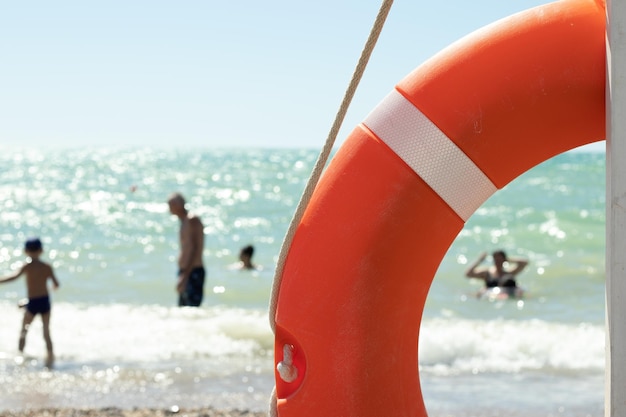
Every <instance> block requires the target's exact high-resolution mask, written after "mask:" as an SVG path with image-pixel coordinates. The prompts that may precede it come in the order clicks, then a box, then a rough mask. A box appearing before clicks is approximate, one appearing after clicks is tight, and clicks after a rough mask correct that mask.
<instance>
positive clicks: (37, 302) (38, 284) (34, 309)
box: [0, 238, 59, 368]
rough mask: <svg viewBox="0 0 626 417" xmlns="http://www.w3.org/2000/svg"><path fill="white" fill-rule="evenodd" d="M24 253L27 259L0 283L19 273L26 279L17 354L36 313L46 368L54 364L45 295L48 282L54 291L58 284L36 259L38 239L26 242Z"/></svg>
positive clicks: (38, 247)
mask: <svg viewBox="0 0 626 417" xmlns="http://www.w3.org/2000/svg"><path fill="white" fill-rule="evenodd" d="M24 252H25V253H26V255H27V256H28V257H29V258H30V261H29V262H27V263H25V264H24V265H23V266H22V267H21V268H20V269H19V270H18V271H17V272H15V273H14V274H12V275H8V276H6V277H4V278H0V283H2V282H9V281H13V280H16V279H17V278H19V277H20V276H21V275H22V274H24V275H25V276H26V291H27V293H28V303H26V305H25V307H26V311H24V320H23V322H22V330H21V332H20V341H19V351H20V353H23V352H24V346H25V345H26V333H27V332H28V327H29V326H30V324H31V323H32V322H33V320H34V319H35V316H36V315H37V314H40V315H41V321H42V322H43V338H44V340H45V342H46V349H47V351H48V355H47V357H46V367H47V368H51V367H52V365H53V363H54V352H53V349H52V339H51V338H50V310H51V306H50V297H49V295H48V280H51V281H52V285H53V287H54V289H57V288H59V281H58V280H57V278H56V276H55V275H54V271H53V270H52V267H51V266H50V265H49V264H47V263H46V262H43V261H42V260H40V259H39V257H40V256H41V254H42V253H43V246H42V244H41V240H39V239H38V238H33V239H29V240H27V241H26V244H25V245H24Z"/></svg>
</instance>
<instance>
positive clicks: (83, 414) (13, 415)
mask: <svg viewBox="0 0 626 417" xmlns="http://www.w3.org/2000/svg"><path fill="white" fill-rule="evenodd" d="M148 416H151V417H166V416H167V417H170V416H181V417H183V416H184V417H265V416H267V413H265V412H258V411H257V412H253V411H246V410H216V409H213V408H199V409H189V410H186V409H179V410H177V409H150V408H134V409H128V410H126V409H121V408H115V407H107V408H98V409H87V408H84V409H81V408H78V409H77V408H45V409H30V410H20V411H0V417H148Z"/></svg>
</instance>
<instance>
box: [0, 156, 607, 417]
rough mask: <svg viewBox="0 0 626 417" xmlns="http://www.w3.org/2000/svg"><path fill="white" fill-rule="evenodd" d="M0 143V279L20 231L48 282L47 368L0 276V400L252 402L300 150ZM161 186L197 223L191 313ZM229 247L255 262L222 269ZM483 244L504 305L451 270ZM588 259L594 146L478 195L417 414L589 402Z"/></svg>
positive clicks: (596, 321) (592, 263) (596, 194)
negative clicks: (197, 277)
mask: <svg viewBox="0 0 626 417" xmlns="http://www.w3.org/2000/svg"><path fill="white" fill-rule="evenodd" d="M0 151H1V152H0V207H1V208H0V275H5V274H7V273H9V272H11V271H15V270H16V269H17V268H18V267H19V266H20V265H21V264H22V262H23V261H24V260H25V258H24V254H23V251H22V247H23V242H24V240H25V239H26V238H28V237H30V236H39V237H41V239H42V241H43V244H44V250H45V252H44V255H43V258H44V260H47V261H49V262H50V263H51V264H52V265H53V266H54V269H55V271H56V274H57V277H58V279H59V281H60V282H61V287H60V288H59V289H58V290H57V291H54V292H52V293H51V297H52V303H53V310H52V318H51V333H52V339H53V341H54V346H55V353H56V365H55V367H54V368H53V369H52V370H46V369H44V367H43V359H44V356H45V345H44V343H43V339H42V337H41V321H40V320H39V318H37V319H36V320H35V322H34V324H33V325H32V326H31V329H30V332H29V334H28V339H27V344H26V349H25V352H24V355H19V354H18V352H17V339H18V334H19V329H20V324H21V319H22V315H23V311H22V310H20V309H19V308H18V307H17V302H18V301H19V300H20V299H21V298H23V297H24V296H25V288H24V280H23V278H20V279H19V280H17V281H15V282H11V283H5V284H0V387H1V388H0V410H8V409H22V408H37V407H105V406H121V407H128V408H131V407H172V406H179V407H199V406H215V407H225V408H248V409H252V410H258V411H262V410H266V409H267V404H268V401H269V396H270V392H271V390H272V387H273V384H274V379H273V378H274V376H273V334H272V332H271V329H270V326H269V320H268V317H267V311H268V302H269V295H270V288H271V285H272V280H273V276H274V268H275V265H276V262H277V257H278V253H279V250H280V246H281V243H282V240H283V237H284V235H285V232H286V230H287V227H288V225H289V222H290V221H291V218H292V216H293V213H294V211H295V207H296V205H297V203H298V200H299V199H300V195H301V193H302V190H303V189H304V186H305V184H306V181H307V179H308V177H309V175H310V173H311V170H312V168H313V165H314V163H315V160H316V159H317V156H318V151H317V150H311V149H198V148H193V149H190V148H180V149H165V148H163V149H152V148H150V149H147V148H80V149H79V148H55V147H50V148H48V149H39V150H34V149H27V148H20V147H16V146H2V147H0ZM511 157H514V156H511ZM175 191H180V192H182V193H183V194H184V195H185V196H186V197H187V200H188V207H189V208H190V210H191V211H193V212H194V213H196V214H198V215H199V216H200V217H201V218H202V221H203V224H204V230H205V234H206V244H205V249H204V259H205V263H206V270H207V281H206V286H205V299H204V302H203V304H202V306H201V307H200V308H197V309H195V308H178V307H176V293H175V280H176V276H175V274H176V266H175V264H176V256H177V253H178V240H177V233H178V226H179V224H178V220H177V219H176V218H175V217H173V216H172V215H171V214H169V212H168V207H167V204H166V200H167V198H168V196H169V195H170V194H171V193H172V192H175ZM246 244H253V245H254V246H255V249H256V253H255V255H254V261H255V262H256V263H257V264H258V265H259V266H260V268H259V269H257V270H255V271H242V270H239V269H237V268H235V267H234V264H235V263H236V262H237V254H238V251H239V249H240V248H241V247H242V246H244V245H246ZM496 249H504V250H505V251H507V253H509V254H510V255H514V256H524V257H526V258H528V259H529V261H530V263H529V266H528V267H527V269H526V270H525V271H524V272H523V273H522V274H521V275H520V276H519V277H518V281H519V284H520V285H521V286H522V287H523V288H524V289H525V290H526V297H524V299H522V300H514V301H497V302H489V301H486V300H479V299H477V298H476V297H475V294H476V292H477V290H478V289H479V288H480V283H479V282H476V281H474V280H468V279H466V278H465V277H464V271H465V269H466V268H467V267H468V265H469V264H470V263H472V262H473V261H474V260H475V259H476V258H477V257H478V256H479V254H480V253H481V252H482V251H488V252H491V251H493V250H496ZM604 260H605V155H604V153H590V152H579V151H572V152H568V153H566V154H562V155H559V156H557V157H555V158H553V159H551V160H549V161H547V162H545V163H543V164H541V165H539V166H537V167H535V168H533V169H531V170H530V171H528V172H526V173H525V174H523V175H521V176H520V177H519V178H517V179H516V180H515V181H513V182H512V183H511V184H509V185H507V186H506V187H505V188H504V189H502V190H500V191H498V192H497V193H496V194H494V195H493V196H492V197H491V198H490V199H489V200H487V201H486V202H485V203H484V204H483V205H482V206H481V207H480V208H479V209H478V210H477V211H476V213H475V214H474V215H473V216H472V217H471V218H470V219H469V221H468V222H467V223H466V225H465V227H464V228H463V230H462V231H461V233H460V234H459V235H458V237H457V239H456V240H455V241H454V243H453V245H452V246H451V247H450V249H449V250H448V252H447V254H446V256H445V257H444V259H443V260H442V262H441V266H440V268H439V270H438V272H437V274H436V276H435V279H434V281H433V284H432V287H431V290H430V293H429V296H428V299H427V303H426V308H425V311H424V316H423V321H422V326H421V330H420V338H419V364H415V366H416V367H417V368H418V369H419V374H420V380H421V387H422V394H423V397H424V401H425V404H426V407H427V409H428V411H429V415H431V416H495V415H507V416H560V415H562V416H602V415H603V409H604V367H605V346H604V345H605V327H604V323H605V304H604V303H605V301H604V289H605V267H604ZM320 261H322V260H320ZM411 268H415V271H417V269H418V268H419V265H414V266H413V265H411V263H410V262H407V274H411V273H412V270H411Z"/></svg>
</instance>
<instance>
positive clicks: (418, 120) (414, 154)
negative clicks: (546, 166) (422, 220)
mask: <svg viewBox="0 0 626 417" xmlns="http://www.w3.org/2000/svg"><path fill="white" fill-rule="evenodd" d="M363 124H364V125H365V126H366V127H367V128H368V129H370V130H371V131H372V132H373V133H374V134H375V135H376V136H377V137H378V138H380V139H381V140H382V141H383V142H385V143H386V144H387V145H388V146H389V147H390V148H391V149H392V150H393V151H394V152H395V153H396V154H397V155H398V156H399V157H400V158H402V160H403V161H404V162H406V163H407V164H408V165H409V166H410V167H411V168H412V169H413V170H414V171H415V173H417V175H419V176H420V177H421V178H422V179H423V180H424V181H425V182H426V183H427V184H428V185H429V186H430V187H431V188H432V189H433V190H434V191H435V192H436V193H437V194H438V195H439V196H440V197H441V198H442V199H443V200H444V201H445V202H446V203H447V204H448V205H449V206H450V208H452V210H454V211H455V212H456V214H457V215H458V216H459V217H460V218H461V219H463V221H467V219H469V217H470V216H471V215H472V214H473V213H474V212H475V211H476V209H478V207H480V205H481V204H482V203H484V202H485V201H486V200H487V199H488V198H489V197H490V196H491V195H492V194H493V193H495V192H496V191H497V187H496V186H495V185H494V184H493V183H492V182H491V181H490V180H489V178H487V176H486V175H485V174H484V173H483V171H481V169H480V168H479V167H478V166H477V165H476V164H474V162H473V161H472V160H471V159H469V158H468V157H467V155H465V153H464V152H463V151H462V150H461V149H459V147H458V146H456V144H455V143H454V142H452V141H451V140H450V139H448V137H447V136H446V135H445V134H444V133H443V132H442V131H441V130H439V128H438V127H437V126H435V124H434V123H432V122H431V121H430V120H429V119H428V118H427V117H426V116H424V114H423V113H422V112H421V111H420V110H419V109H417V108H416V107H415V106H414V105H413V104H412V103H411V102H409V101H408V100H407V99H406V98H404V96H402V94H400V93H399V92H398V91H397V90H395V89H394V90H393V91H392V92H391V93H389V95H388V96H387V97H385V98H384V99H383V101H381V102H380V103H379V104H378V106H376V108H375V109H374V110H373V111H372V112H371V113H370V114H369V115H368V116H367V117H366V118H365V120H364V121H363Z"/></svg>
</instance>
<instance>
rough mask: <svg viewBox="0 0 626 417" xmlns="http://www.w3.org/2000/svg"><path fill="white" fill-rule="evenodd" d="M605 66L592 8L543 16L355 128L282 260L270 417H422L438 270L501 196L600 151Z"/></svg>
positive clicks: (530, 18) (443, 64)
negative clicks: (547, 168) (425, 342)
mask: <svg viewBox="0 0 626 417" xmlns="http://www.w3.org/2000/svg"><path fill="white" fill-rule="evenodd" d="M605 57H606V52H605V6H604V3H603V2H601V1H594V0H566V1H559V2H555V3H550V4H547V5H544V6H541V7H537V8H533V9H530V10H527V11H525V12H522V13H519V14H516V15H513V16H511V17H508V18H506V19H503V20H500V21H498V22H496V23H494V24H491V25H489V26H487V27H485V28H483V29H481V30H479V31H477V32H475V33H473V34H471V35H469V36H467V37H465V38H463V39H462V40H460V41H458V42H457V43H455V44H453V45H451V46H450V47H448V48H446V49H445V50H443V51H442V52H440V53H439V54H437V55H435V56H434V57H433V58H431V59H430V60H428V61H427V62H426V63H424V64H423V65H421V66H419V67H418V68H417V69H416V70H415V71H413V72H412V73H411V74H409V75H408V76H407V77H406V78H405V79H403V80H402V81H401V82H400V83H399V84H398V85H397V86H396V88H395V89H394V90H393V91H392V92H391V93H390V94H389V96H388V97H386V98H385V99H384V100H383V101H382V102H381V104H380V105H379V106H378V107H376V108H375V109H374V110H373V111H372V113H371V114H370V115H368V116H367V117H366V119H365V121H364V122H363V123H362V124H361V125H359V126H357V127H356V128H355V130H354V131H353V132H352V133H351V134H350V136H349V137H348V139H347V140H346V142H345V143H344V145H343V146H342V147H341V149H340V150H339V151H338V153H337V154H336V155H335V157H334V158H333V160H332V161H331V163H330V165H329V167H328V169H327V171H326V172H325V174H324V175H323V177H322V179H321V181H320V183H319V184H318V186H317V188H316V190H315V193H314V195H313V197H312V200H311V202H310V203H309V205H308V207H307V209H306V211H305V214H304V216H303V218H302V221H301V223H300V224H299V226H298V228H297V231H296V234H295V236H294V240H293V242H292V244H291V247H290V249H289V251H288V254H287V258H286V262H285V267H284V271H283V275H282V280H281V284H280V288H279V295H278V304H277V309H276V315H275V319H276V338H275V360H276V365H277V367H278V368H280V372H278V371H277V373H276V395H277V412H278V415H279V416H280V417H307V416H316V417H317V416H327V417H328V416H339V417H348V416H355V417H367V416H378V417H380V416H425V415H426V410H425V406H424V401H423V398H422V395H421V391H420V382H419V375H418V368H417V366H418V365H417V363H418V352H417V346H418V337H419V326H420V322H421V316H422V313H423V309H424V303H425V301H426V296H427V294H428V290H429V287H430V284H431V282H432V279H433V277H434V275H435V272H436V270H437V268H438V266H439V263H440V262H441V260H442V259H443V256H444V255H445V253H446V251H447V250H448V248H449V247H450V245H451V244H452V242H453V240H454V239H455V237H456V236H457V234H458V233H459V232H460V231H461V229H462V228H463V225H464V222H465V221H466V220H467V219H468V218H469V217H470V216H471V215H472V213H473V212H474V211H475V210H476V209H477V208H478V207H479V206H480V205H481V204H482V203H483V202H484V201H485V200H486V199H487V198H488V197H489V196H491V195H492V194H493V193H494V192H495V191H496V190H497V189H500V188H502V187H503V186H505V185H506V184H507V183H509V182H510V181H512V180H513V179H514V178H516V177H517V176H519V175H520V174H522V173H523V172H525V171H527V170H528V169H530V168H532V167H533V166H535V165H537V164H539V163H541V162H543V161H545V160H547V159H549V158H551V157H552V156H554V155H557V154H559V153H561V152H564V151H567V150H569V149H573V148H575V147H578V146H580V145H583V144H587V143H591V142H595V141H598V140H603V139H604V138H605V68H606V64H605V60H606V59H605ZM414 265H417V270H415V269H412V268H413V266H414Z"/></svg>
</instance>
